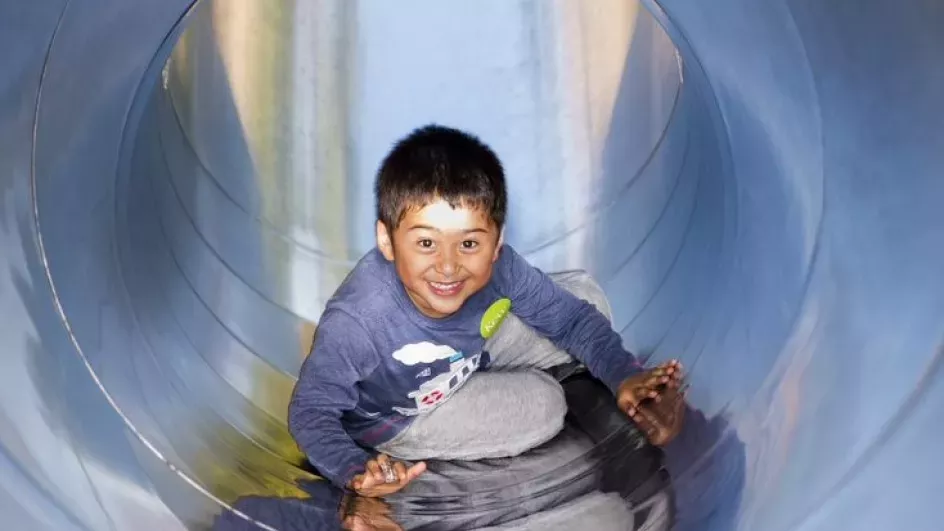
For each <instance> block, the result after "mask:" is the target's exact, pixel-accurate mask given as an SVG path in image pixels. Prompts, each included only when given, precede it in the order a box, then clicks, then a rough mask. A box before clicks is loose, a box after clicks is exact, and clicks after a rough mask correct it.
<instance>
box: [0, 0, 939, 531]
mask: <svg viewBox="0 0 944 531" xmlns="http://www.w3.org/2000/svg"><path fill="white" fill-rule="evenodd" d="M189 4H190V2H189V0H164V1H161V2H156V1H148V0H136V1H133V2H130V3H129V2H128V1H127V0H124V1H121V2H119V1H117V0H88V1H87V2H81V3H76V2H71V3H68V7H67V2H65V1H62V2H56V1H50V2H32V3H31V2H20V1H16V0H0V49H4V50H10V52H9V53H6V55H5V56H4V57H5V60H6V61H7V62H5V63H4V68H3V69H2V71H0V81H2V82H0V86H2V87H4V88H3V89H0V249H2V252H0V315H2V316H3V319H0V338H2V339H0V342H2V343H0V345H2V349H0V350H2V353H3V354H2V357H0V514H2V515H3V516H4V519H5V521H6V522H8V523H9V525H10V527H11V528H17V529H96V530H97V529H136V528H140V527H141V526H142V523H145V524H144V526H145V527H147V528H155V529H179V528H185V527H191V528H200V527H202V526H205V525H206V524H208V523H209V522H211V521H212V519H213V517H214V515H217V514H219V513H220V511H221V506H220V504H219V503H218V502H223V503H225V504H232V503H237V504H238V506H239V507H248V506H247V505H245V502H246V500H252V499H259V498H247V496H252V495H257V496H262V497H267V498H266V499H268V500H269V501H271V502H273V503H274V504H275V505H271V506H272V507H289V506H290V505H291V503H294V502H285V504H287V505H279V503H282V502H279V501H278V499H277V498H276V497H277V496H288V497H292V496H298V497H302V498H307V497H309V496H310V495H311V492H310V490H311V489H310V484H309V483H306V480H310V479H312V477H311V476H310V474H308V473H306V472H304V471H302V470H300V469H299V468H298V467H297V466H296V465H297V463H298V461H299V460H300V458H301V456H299V455H298V452H297V449H296V448H295V447H294V444H293V443H292V441H291V439H290V438H289V437H288V435H287V433H286V431H285V426H284V423H285V421H284V416H285V405H286V403H287V400H288V393H289V392H290V390H291V386H292V383H293V379H294V374H295V371H296V370H297V369H298V366H299V363H300V361H301V358H302V356H303V355H304V353H305V351H306V349H307V346H308V343H309V342H310V337H311V332H312V329H313V327H314V326H315V324H316V323H317V320H318V315H319V313H320V311H321V308H322V306H323V304H324V301H325V299H326V298H327V297H328V296H330V294H331V292H332V290H333V289H334V287H335V286H336V285H337V284H338V282H340V280H341V279H342V278H343V275H344V274H345V273H346V272H347V270H348V268H349V267H350V264H351V263H352V261H353V260H355V259H356V258H357V257H358V256H359V255H360V254H361V253H363V252H364V251H365V250H366V249H367V248H369V246H370V245H372V230H373V227H372V218H373V204H372V198H371V189H370V187H371V183H372V174H373V171H374V168H375V167H376V165H377V163H378V161H379V159H380V157H381V156H382V155H383V153H384V152H385V151H386V150H387V149H388V148H389V146H390V144H391V143H392V142H393V141H394V140H395V139H396V138H398V137H399V136H401V135H403V134H404V133H406V132H407V131H409V130H410V129H412V128H413V127H416V126H418V125H421V124H423V123H427V122H431V121H437V122H441V123H448V124H451V125H457V126H459V127H463V128H465V129H469V130H471V131H473V132H475V133H478V134H479V135H480V136H482V137H483V139H485V140H486V141H487V142H489V143H490V144H492V145H493V146H494V147H495V148H496V149H497V150H498V151H499V154H500V155H501V156H502V158H503V159H504V161H505V163H506V167H507V168H508V171H509V179H510V186H511V193H512V205H511V221H510V226H509V231H508V238H509V240H510V241H511V242H512V243H514V244H515V245H516V246H518V247H519V249H521V250H522V251H524V252H525V253H526V254H528V256H529V257H530V258H531V259H532V260H534V261H535V263H537V264H539V265H541V266H543V267H545V268H547V269H563V268H571V267H586V268H588V269H590V270H591V271H592V272H593V273H594V274H596V275H597V276H598V278H599V279H600V280H601V282H602V283H603V284H604V286H605V287H606V289H607V290H608V292H609V294H610V296H611V298H612V301H613V310H614V313H615V318H616V322H617V324H618V325H619V328H620V330H621V331H622V333H623V335H624V338H625V340H626V342H627V344H628V345H629V346H631V347H632V348H633V349H635V350H637V351H639V352H640V353H643V354H652V355H653V356H654V357H656V358H660V357H665V356H669V355H678V356H681V358H682V359H683V361H684V362H685V363H686V365H687V367H688V368H689V370H690V371H691V373H692V374H693V376H694V381H693V383H694V387H693V388H692V394H691V399H692V402H693V405H694V406H695V407H697V408H698V409H699V411H698V412H692V414H691V415H690V417H689V424H688V427H687V429H686V433H685V434H684V436H683V437H682V439H681V440H680V441H679V443H678V444H676V445H675V446H673V447H672V448H670V449H669V452H668V457H669V466H670V470H671V472H672V474H673V477H674V483H675V487H676V493H677V495H678V502H679V528H681V529H718V530H729V529H750V530H756V529H771V530H776V531H779V530H786V529H792V528H797V527H802V528H803V529H830V528H840V529H863V528H868V527H881V528H885V527H890V526H891V525H892V524H902V525H905V526H907V527H909V528H911V529H936V526H937V525H938V518H936V514H935V513H934V511H933V507H934V505H933V501H934V499H935V498H934V497H933V496H934V495H935V493H936V492H939V491H940V489H941V488H942V485H941V482H940V481H941V480H940V478H941V477H944V470H942V469H941V467H940V466H939V465H935V463H936V462H937V461H935V460H934V459H933V456H931V452H933V451H934V449H935V448H937V447H938V446H940V444H939V442H940V436H941V434H940V429H938V428H936V426H937V424H938V423H937V422H936V417H935V415H936V412H937V411H938V410H939V408H936V407H935V406H939V405H940V404H941V403H942V395H944V388H942V386H941V385H940V382H941V378H940V375H939V371H938V368H939V364H940V363H939V362H940V351H939V343H940V340H941V338H942V337H944V328H942V327H944V325H942V323H944V285H942V277H941V276H940V271H941V270H944V256H942V251H941V246H940V245H939V242H940V241H942V239H944V222H942V221H941V220H942V218H941V217H940V216H939V215H938V214H937V212H938V203H939V200H938V198H940V197H942V196H944V189H942V186H944V184H942V181H941V180H940V179H936V178H934V177H935V176H936V173H935V172H936V171H937V169H938V168H940V167H942V166H944V161H942V160H941V157H942V156H944V155H942V153H944V149H942V146H940V145H938V144H939V142H938V139H939V138H941V137H940V134H939V132H940V131H941V129H942V126H944V124H942V123H941V120H942V116H944V109H942V108H941V103H940V102H941V101H942V100H941V99H940V97H939V94H941V93H942V92H944V87H942V86H941V80H942V79H944V76H941V75H940V74H941V68H942V66H941V63H940V61H938V60H937V55H938V53H939V50H940V48H941V46H942V43H941V38H942V37H941V35H940V32H938V31H936V29H937V28H939V27H940V26H941V24H942V23H944V13H942V11H941V10H940V8H939V7H938V6H937V5H936V4H935V3H934V2H920V1H919V2H911V3H900V2H888V1H880V0H875V1H870V2H866V3H865V4H863V5H862V6H857V8H856V9H854V10H848V9H846V8H845V7H843V6H842V5H840V4H839V3H837V4H835V5H833V4H829V5H827V4H822V3H815V4H816V5H815V6H814V5H813V4H812V3H811V4H810V5H809V6H807V5H806V4H804V3H802V2H799V3H798V2H791V3H789V4H788V3H786V2H780V1H772V2H766V3H764V4H763V5H760V4H758V5H753V4H752V5H751V6H750V8H749V9H746V8H745V6H744V5H742V4H743V2H737V1H734V0H718V1H716V2H713V3H712V5H711V7H710V9H709V8H706V7H704V6H703V5H702V4H701V3H698V2H692V1H689V0H665V1H664V2H663V3H662V5H661V6H655V5H654V4H651V5H650V6H649V7H651V8H653V11H654V13H656V16H657V17H660V18H662V19H663V20H662V22H663V23H665V24H666V25H668V26H669V27H670V31H671V34H672V35H673V36H674V37H675V41H676V42H677V43H679V46H680V55H681V57H682V58H683V59H685V62H684V63H679V62H678V61H677V56H676V52H675V48H674V46H673V45H672V43H671V42H670V41H669V39H668V37H667V36H666V35H665V34H664V33H663V32H662V31H661V28H660V26H659V25H658V24H656V23H655V22H654V20H653V19H652V17H651V16H650V15H649V14H648V13H647V12H646V11H645V10H642V9H641V8H640V6H639V5H637V4H636V3H634V2H626V1H622V0H619V1H618V0H606V1H600V2H581V1H579V0H565V1H559V2H533V1H524V0H518V1H506V0H487V1H481V0H478V1H471V0H470V1H468V2H450V3H442V2H432V1H412V2H397V3H395V4H394V3H386V2H348V1H344V0H320V1H310V2H307V1H291V0H285V1H278V2H263V3H260V2H248V1H246V2H224V1H215V2H214V1H211V0H207V1H204V2H202V3H201V4H200V5H198V6H196V8H195V9H194V11H193V12H192V13H190V16H189V17H187V19H186V20H185V27H181V32H180V33H179V34H177V33H175V34H173V35H171V36H170V38H169V39H167V37H168V34H169V33H170V32H171V31H172V30H173V29H174V28H175V25H176V24H177V23H178V22H179V20H180V17H181V15H183V14H184V13H185V12H186V11H187V10H188V9H189V7H190V5H189ZM103 13H107V14H108V15H107V16H106V15H103ZM669 19H671V22H669ZM875 34H882V35H886V36H889V37H890V38H889V39H874V35H875ZM178 37H179V39H178ZM165 39H166V40H165ZM680 64H681V65H682V66H683V67H684V68H685V71H684V80H685V82H684V84H682V73H681V71H680ZM900 86H907V87H909V90H908V91H907V94H905V93H903V92H902V91H901V90H900ZM875 102H880V103H881V104H882V105H880V106H876V105H875V104H874V103H875ZM129 109H130V112H129ZM34 205H35V210H34ZM37 227H38V228H40V230H41V233H39V232H37ZM40 241H41V243H42V246H41V247H40V246H39V245H38V244H39V243H40ZM47 274H48V278H47ZM53 288H54V290H53ZM54 295H55V297H54ZM57 306H58V308H57ZM59 308H61V312H62V315H63V316H64V318H65V321H64V320H63V318H62V316H60V315H58V310H59ZM66 325H67V326H68V328H67V326H66ZM76 345H78V346H79V347H80V348H81V356H80V355H79V354H80V353H79V352H77V350H78V349H77V348H76ZM86 364H87V365H86ZM90 372H91V374H90ZM92 374H94V376H95V378H93V377H92ZM99 385H100V386H101V388H104V389H105V390H107V393H108V397H109V398H110V399H111V400H113V404H112V403H109V401H108V400H106V398H105V395H104V394H103V392H102V389H101V388H100V387H99ZM866 389H882V390H883V392H882V393H872V392H868V393H866V392H865V391H864V390H866ZM113 405H114V406H116V407H117V409H119V410H120V411H121V412H122V413H123V415H124V416H121V415H118V414H117V413H116V408H115V407H113ZM904 456H907V458H905V457H904ZM562 477H563V476H562ZM189 483H193V484H196V485H198V488H197V489H194V488H193V487H192V486H191V485H190V484H189ZM306 485H307V487H306ZM201 490H202V491H205V492H206V493H208V494H209V495H210V496H205V495H203V494H201V493H200V492H201ZM876 492H878V493H880V495H879V496H876V495H875V493H876ZM297 503H298V504H301V503H304V502H297ZM312 503H314V502H311V503H310V504H309V505H298V504H296V505H294V506H293V507H296V508H298V507H305V508H307V509H305V510H310V508H311V507H313V506H314V505H311V504H312ZM900 507H905V508H907V510H900V509H899V508H900ZM329 513H330V511H329ZM274 516H275V515H268V516H266V515H265V514H254V517H256V518H257V519H259V520H261V521H264V522H265V521H267V518H268V523H270V524H273V525H274V527H278V526H279V524H285V523H286V522H284V521H283V522H277V521H276V520H274V519H273V518H274ZM312 521H314V520H312Z"/></svg>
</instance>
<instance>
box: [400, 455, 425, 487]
mask: <svg viewBox="0 0 944 531" xmlns="http://www.w3.org/2000/svg"><path fill="white" fill-rule="evenodd" d="M400 466H403V464H402V463H400ZM423 472H426V463H425V462H422V461H421V462H419V463H416V464H415V465H413V466H411V467H410V469H409V470H407V471H406V473H405V474H404V477H405V478H404V482H403V483H404V484H406V483H409V482H411V481H413V480H414V479H416V478H418V477H419V476H420V474H422V473H423Z"/></svg>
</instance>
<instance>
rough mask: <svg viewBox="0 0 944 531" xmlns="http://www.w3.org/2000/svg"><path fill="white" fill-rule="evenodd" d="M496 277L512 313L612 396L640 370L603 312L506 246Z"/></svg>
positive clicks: (502, 250) (497, 264)
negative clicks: (608, 389)
mask: <svg viewBox="0 0 944 531" xmlns="http://www.w3.org/2000/svg"><path fill="white" fill-rule="evenodd" d="M495 272H496V278H497V279H498V280H499V282H500V283H501V284H502V285H501V286H500V289H501V290H502V291H504V292H505V293H507V294H508V297H509V298H510V299H511V311H512V313H514V314H515V316H517V317H518V318H519V319H521V321H522V322H523V323H525V324H527V325H529V326H530V327H532V328H534V329H535V330H536V331H538V332H539V333H540V334H542V335H544V336H545V337H547V338H548V339H549V340H550V341H551V342H552V343H554V344H555V345H557V347H558V348H561V349H563V350H566V351H567V352H568V353H569V354H570V355H571V356H573V357H574V358H575V359H577V360H578V361H580V362H581V363H583V364H584V365H586V366H587V368H588V369H589V370H590V373H591V374H593V375H594V376H595V377H597V378H599V379H600V380H601V381H602V382H603V383H604V384H606V385H607V387H609V388H610V390H611V391H612V392H613V393H615V392H616V391H617V389H618V388H619V385H620V384H621V383H622V382H623V380H625V379H626V378H628V377H629V376H631V375H632V374H635V373H638V372H640V371H641V370H642V366H641V365H640V364H639V361H638V360H637V359H636V357H635V356H633V355H632V354H631V353H630V352H629V351H627V350H626V349H625V348H623V340H622V338H621V337H620V335H619V334H618V333H617V332H616V331H615V330H614V329H613V327H612V325H611V324H610V322H609V320H608V319H607V318H606V316H605V315H603V313H602V312H600V311H599V310H597V308H596V307H595V306H594V305H593V304H590V303H589V302H587V301H585V300H583V299H580V298H579V297H577V296H576V295H574V294H572V293H570V292H569V291H567V290H566V289H564V288H562V287H561V286H559V285H557V284H556V283H555V282H554V281H553V280H551V278H550V277H549V276H548V275H547V274H546V273H544V272H543V271H541V270H540V269H538V268H536V267H534V266H532V265H531V264H530V263H528V262H527V260H525V259H524V257H522V256H521V255H519V254H518V253H517V252H515V251H514V249H512V248H511V247H510V246H507V245H506V246H504V247H503V248H502V249H501V256H500V257H499V259H498V261H497V262H496V271H495Z"/></svg>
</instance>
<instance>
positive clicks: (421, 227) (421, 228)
mask: <svg viewBox="0 0 944 531" xmlns="http://www.w3.org/2000/svg"><path fill="white" fill-rule="evenodd" d="M414 230H431V231H433V232H442V231H441V230H439V229H437V228H436V227H431V226H429V225H413V226H412V227H410V228H409V229H408V231H414ZM474 232H485V233H487V232H488V231H487V230H486V229H482V228H478V227H476V228H474V229H466V230H464V231H462V233H463V234H472V233H474Z"/></svg>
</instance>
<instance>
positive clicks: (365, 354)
mask: <svg viewBox="0 0 944 531" xmlns="http://www.w3.org/2000/svg"><path fill="white" fill-rule="evenodd" d="M368 337H369V336H368V335H367V333H366V331H365V330H364V328H363V327H362V326H361V325H360V324H359V323H358V322H357V321H356V320H355V319H354V318H353V317H351V316H349V315H348V314H346V313H343V312H340V311H332V310H329V311H327V312H325V314H324V315H323V316H322V319H321V322H320V323H319V324H318V330H317V333H316V336H315V342H314V345H313V346H312V351H311V354H310V355H309V356H308V358H307V359H306V360H305V362H304V363H303V364H302V368H301V371H300V373H299V376H298V382H297V383H296V384H295V390H294V392H293V393H292V400H291V402H290V403H289V410H288V425H289V431H290V432H291V434H292V436H293V437H294V438H295V441H296V442H297V443H298V446H299V448H301V450H302V451H303V452H304V453H305V455H307V456H308V460H309V461H310V462H311V464H312V465H314V466H315V468H317V469H318V471H319V472H320V473H321V474H322V475H324V476H325V478H326V479H328V480H329V481H331V482H332V483H334V484H335V485H337V486H339V487H342V488H343V487H345V486H346V485H347V484H348V482H350V480H351V479H352V478H353V477H354V476H355V475H356V474H359V473H361V472H363V471H364V466H365V465H366V464H367V461H368V459H370V458H371V455H370V454H369V453H367V452H366V451H365V450H364V449H363V448H361V447H360V446H358V445H357V443H355V442H354V440H353V439H351V437H350V435H348V433H347V431H345V429H344V427H343V426H342V424H341V416H342V415H343V414H344V412H345V411H350V410H353V409H354V408H355V407H356V406H357V399H358V395H357V388H356V385H357V383H358V382H360V381H362V380H363V379H364V378H366V377H367V376H368V375H369V374H370V373H371V372H373V370H374V369H375V368H376V367H377V365H378V360H379V357H378V356H377V355H376V349H375V348H374V346H373V344H372V343H371V342H370V341H369V340H368V339H367V338H368Z"/></svg>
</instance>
